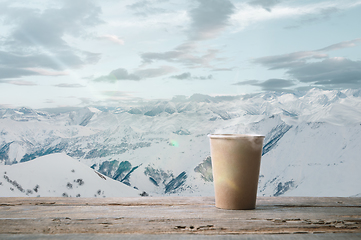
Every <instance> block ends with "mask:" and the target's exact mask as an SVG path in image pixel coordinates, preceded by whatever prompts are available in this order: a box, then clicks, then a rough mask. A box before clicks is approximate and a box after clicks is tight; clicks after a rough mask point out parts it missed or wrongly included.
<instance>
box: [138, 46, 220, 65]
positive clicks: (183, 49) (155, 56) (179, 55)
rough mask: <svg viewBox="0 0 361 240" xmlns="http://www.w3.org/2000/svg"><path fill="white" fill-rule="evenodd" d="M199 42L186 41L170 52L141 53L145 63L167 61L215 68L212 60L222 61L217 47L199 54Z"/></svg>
mask: <svg viewBox="0 0 361 240" xmlns="http://www.w3.org/2000/svg"><path fill="white" fill-rule="evenodd" d="M198 52H199V51H198V50H197V44H196V43H195V42H186V43H183V44H181V45H179V46H177V47H176V48H175V49H174V50H172V51H168V52H160V53H159V52H158V53H157V52H147V53H143V54H141V58H142V60H143V64H150V63H153V62H155V61H166V62H174V63H180V64H182V65H184V66H186V67H190V68H213V67H212V66H211V62H212V61H214V60H218V61H221V60H222V59H220V58H217V57H216V54H217V53H218V52H219V50H217V49H208V50H207V51H206V52H202V53H199V54H197V53H198Z"/></svg>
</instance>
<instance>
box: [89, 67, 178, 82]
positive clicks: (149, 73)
mask: <svg viewBox="0 0 361 240" xmlns="http://www.w3.org/2000/svg"><path fill="white" fill-rule="evenodd" d="M175 71H177V69H176V68H174V67H171V66H161V67H158V68H148V69H138V70H136V71H134V72H133V73H128V71H127V70H126V69H124V68H118V69H115V70H113V71H111V72H110V73H109V74H108V75H107V76H101V77H98V78H96V79H94V80H93V81H95V82H115V81H118V80H132V81H139V80H144V79H148V78H155V77H161V76H164V75H167V74H169V73H172V72H175Z"/></svg>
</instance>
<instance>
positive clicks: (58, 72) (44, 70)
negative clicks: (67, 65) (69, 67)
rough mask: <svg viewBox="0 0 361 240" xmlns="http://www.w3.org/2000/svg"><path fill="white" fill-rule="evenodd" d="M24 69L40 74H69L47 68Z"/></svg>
mask: <svg viewBox="0 0 361 240" xmlns="http://www.w3.org/2000/svg"><path fill="white" fill-rule="evenodd" d="M26 70H30V71H33V72H36V73H38V74H39V75H42V76H66V75H69V73H68V72H65V71H49V70H46V69H42V68H26Z"/></svg>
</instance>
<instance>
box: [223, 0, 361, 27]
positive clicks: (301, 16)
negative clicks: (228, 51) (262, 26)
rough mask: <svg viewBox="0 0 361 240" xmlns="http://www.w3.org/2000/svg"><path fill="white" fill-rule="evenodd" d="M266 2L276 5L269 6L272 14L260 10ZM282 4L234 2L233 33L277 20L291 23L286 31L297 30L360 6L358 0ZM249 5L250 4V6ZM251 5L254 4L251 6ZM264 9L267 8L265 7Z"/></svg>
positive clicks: (261, 1)
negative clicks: (250, 26)
mask: <svg viewBox="0 0 361 240" xmlns="http://www.w3.org/2000/svg"><path fill="white" fill-rule="evenodd" d="M267 2H269V3H270V4H271V3H276V4H271V5H272V6H271V7H270V9H269V10H272V12H270V11H265V8H264V7H263V8H261V7H262V4H263V5H264V4H268V3H267ZM283 2H286V1H284V0H282V1H273V0H270V1H269V0H258V1H252V0H251V1H248V3H246V2H244V1H238V2H235V6H236V11H235V13H234V14H233V15H232V16H231V19H230V22H231V23H232V25H233V26H234V27H233V31H235V32H238V31H241V30H244V29H245V28H246V27H248V26H249V25H252V24H256V23H259V22H265V21H271V20H278V19H287V21H285V22H287V23H291V24H290V25H288V26H287V27H285V28H286V29H294V28H299V27H301V26H302V25H304V24H309V23H313V22H316V21H325V20H327V19H329V18H330V17H331V16H332V15H334V14H335V13H338V12H342V11H345V10H348V9H352V8H355V7H358V6H359V5H361V1H360V0H357V1H354V0H345V1H317V2H312V3H309V4H303V3H298V1H293V3H292V5H291V4H286V3H283ZM300 2H301V1H300ZM249 3H251V5H250V4H249ZM252 3H254V4H253V5H252ZM297 4H302V5H297ZM260 6H261V7H260ZM264 6H265V5H264ZM265 7H266V8H267V6H265ZM292 20H295V21H296V22H295V23H293V24H292Z"/></svg>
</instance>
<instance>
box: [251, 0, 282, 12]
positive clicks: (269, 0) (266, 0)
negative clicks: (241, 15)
mask: <svg viewBox="0 0 361 240" xmlns="http://www.w3.org/2000/svg"><path fill="white" fill-rule="evenodd" d="M280 2H281V0H252V1H249V2H248V4H249V5H252V6H260V7H262V8H264V9H265V10H267V11H269V12H271V8H272V7H274V6H275V5H277V4H279V3H280Z"/></svg>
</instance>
